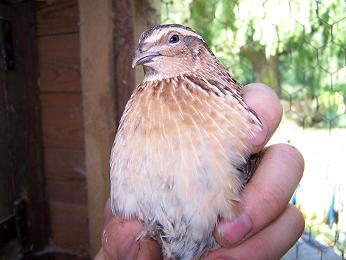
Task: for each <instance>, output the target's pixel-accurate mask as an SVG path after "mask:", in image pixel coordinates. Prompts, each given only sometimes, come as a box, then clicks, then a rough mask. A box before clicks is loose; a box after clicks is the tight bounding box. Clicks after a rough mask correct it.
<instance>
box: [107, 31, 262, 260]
mask: <svg viewBox="0 0 346 260" xmlns="http://www.w3.org/2000/svg"><path fill="white" fill-rule="evenodd" d="M138 65H142V66H143V69H144V79H143V81H142V82H141V83H140V84H139V85H138V86H137V87H136V88H135V90H134V92H133V94H132V96H131V98H130V100H129V101H128V103H127V105H126V108H125V111H124V113H123V115H122V118H121V120H120V124H119V128H118V131H117V134H116V137H115V140H114V144H113V148H112V151H111V157H110V167H111V170H110V179H111V204H112V211H113V213H114V214H118V215H120V216H122V217H124V218H136V219H139V220H140V221H141V222H143V224H144V226H145V230H144V231H143V233H142V234H140V235H139V238H138V239H141V238H143V237H145V236H149V237H153V238H154V239H156V240H157V241H158V242H159V243H160V246H161V249H162V255H163V257H164V259H199V258H200V257H201V256H202V255H203V254H204V253H206V252H208V251H210V250H212V249H215V248H217V247H218V245H217V243H216V241H215V239H214V237H213V230H214V228H215V226H216V225H217V223H218V221H219V220H220V218H223V219H229V220H231V219H232V218H234V217H235V216H236V214H237V211H239V201H240V198H241V197H240V192H241V190H242V188H243V187H244V184H245V182H246V181H247V179H248V178H249V171H250V170H249V169H250V168H251V167H249V166H250V154H249V147H250V144H249V140H250V137H251V136H253V135H255V134H256V132H257V131H259V130H260V129H261V123H260V120H259V119H258V117H257V116H256V114H255V113H254V112H253V111H252V110H251V109H250V108H249V107H248V106H247V105H246V104H245V103H244V101H243V99H242V96H241V89H242V86H241V85H240V84H239V83H238V82H237V81H236V80H235V79H233V78H232V77H231V75H230V74H229V72H228V70H227V69H226V68H225V67H224V66H223V65H222V64H221V62H220V61H219V60H218V59H217V58H216V57H215V55H214V54H213V52H212V51H211V50H210V49H209V48H208V46H207V44H206V42H205V41H204V40H203V38H202V37H201V36H200V35H198V34H197V33H195V32H194V31H193V30H192V29H190V28H189V27H185V26H182V25H179V24H168V25H159V26H154V27H152V28H149V29H147V30H146V31H145V32H143V33H142V35H141V37H140V39H139V44H138V48H137V50H136V52H135V56H134V58H133V62H132V67H135V66H138Z"/></svg>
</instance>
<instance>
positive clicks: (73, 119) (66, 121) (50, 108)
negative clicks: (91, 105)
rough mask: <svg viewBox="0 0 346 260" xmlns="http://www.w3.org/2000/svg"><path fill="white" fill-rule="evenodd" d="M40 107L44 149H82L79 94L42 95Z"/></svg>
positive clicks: (82, 136)
mask: <svg viewBox="0 0 346 260" xmlns="http://www.w3.org/2000/svg"><path fill="white" fill-rule="evenodd" d="M41 106H42V129H43V145H44V147H45V148H72V149H82V148H83V147H84V134H83V114H82V97H81V94H79V93H74V94H42V95H41Z"/></svg>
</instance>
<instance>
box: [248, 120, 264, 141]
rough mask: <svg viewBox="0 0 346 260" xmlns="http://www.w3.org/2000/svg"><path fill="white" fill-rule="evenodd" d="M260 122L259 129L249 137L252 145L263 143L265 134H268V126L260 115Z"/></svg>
mask: <svg viewBox="0 0 346 260" xmlns="http://www.w3.org/2000/svg"><path fill="white" fill-rule="evenodd" d="M259 119H260V121H261V123H262V128H261V130H259V131H258V132H257V133H255V135H254V136H252V137H251V139H250V142H251V144H252V145H253V146H255V147H256V146H260V145H262V144H263V143H264V141H265V139H266V137H267V134H268V126H267V124H266V122H265V120H264V119H262V118H261V117H259Z"/></svg>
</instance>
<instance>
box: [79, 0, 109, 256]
mask: <svg viewBox="0 0 346 260" xmlns="http://www.w3.org/2000/svg"><path fill="white" fill-rule="evenodd" d="M112 12H113V7H112V0H98V1H95V0H79V14H80V47H81V81H82V97H83V114H84V131H85V156H86V173H87V174H86V175H87V188H88V217H89V237H90V255H91V257H93V256H95V254H96V252H97V251H98V250H99V249H100V245H101V235H102V228H103V211H104V205H105V202H106V200H107V198H108V197H109V163H108V162H109V153H110V149H111V145H112V142H113V138H114V134H115V131H116V110H115V107H116V99H115V91H114V60H113V57H114V54H113V39H114V36H113V32H114V30H113V13H112Z"/></svg>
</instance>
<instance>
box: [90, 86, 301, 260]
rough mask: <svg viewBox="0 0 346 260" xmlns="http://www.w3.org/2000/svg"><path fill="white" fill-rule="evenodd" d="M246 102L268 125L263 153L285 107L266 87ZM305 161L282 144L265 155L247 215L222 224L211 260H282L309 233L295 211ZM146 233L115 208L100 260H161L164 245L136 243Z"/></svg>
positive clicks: (247, 94)
mask: <svg viewBox="0 0 346 260" xmlns="http://www.w3.org/2000/svg"><path fill="white" fill-rule="evenodd" d="M243 96H244V100H245V102H246V103H247V104H248V105H249V107H250V108H251V109H252V110H254V111H255V112H256V113H257V115H258V116H259V118H260V119H261V121H262V123H263V129H262V131H261V132H260V133H258V134H257V135H256V136H255V137H254V138H252V140H251V142H252V145H253V147H252V150H251V152H252V153H257V152H259V151H261V150H262V149H263V147H264V145H265V144H266V143H267V142H268V140H269V139H270V137H271V136H272V135H273V133H274V132H275V130H276V128H277V126H278V125H279V123H280V120H281V117H282V106H281V104H280V101H279V99H278V98H277V96H276V95H275V93H274V92H273V91H272V90H271V89H270V88H268V87H266V86H264V85H262V84H258V83H255V84H250V85H247V86H245V87H244V93H243ZM303 168H304V161H303V158H302V156H301V154H300V153H299V152H298V151H297V150H296V149H295V148H293V147H292V146H289V145H285V144H278V145H273V146H270V147H268V148H267V149H265V150H264V153H263V157H262V160H261V162H260V164H259V166H258V168H257V170H256V171H255V173H254V174H253V176H252V178H251V180H250V182H249V183H248V184H247V185H246V187H245V189H244V191H243V192H242V201H241V209H242V213H241V214H239V215H238V217H237V218H235V219H234V220H233V221H232V222H225V221H221V222H220V223H219V224H218V226H217V227H216V228H215V231H214V236H215V238H216V240H217V242H218V243H219V244H220V245H221V246H222V248H220V249H218V250H215V251H213V252H210V253H209V254H208V255H206V256H205V258H206V259H215V258H226V259H232V258H235V259H279V258H280V257H281V256H282V255H283V254H285V252H287V250H288V249H289V248H290V247H291V246H292V245H293V244H294V243H295V241H296V240H297V239H298V238H299V237H300V235H301V233H302V232H303V230H304V218H303V216H302V214H301V213H300V212H299V211H298V209H296V208H295V207H294V206H292V205H289V204H288V202H289V199H290V198H291V196H292V194H293V192H294V190H295V188H296V186H297V185H298V183H299V180H300V179H301V177H302V173H303ZM142 229H143V226H142V224H141V223H140V222H138V221H136V220H124V219H121V218H120V217H119V216H113V215H112V213H111V210H110V202H109V201H108V202H107V205H106V208H105V228H104V233H103V237H102V249H101V250H100V252H99V254H98V255H97V256H96V258H95V259H97V260H102V259H143V260H145V259H161V255H160V248H159V246H158V244H157V243H156V242H155V241H154V240H153V239H150V238H146V239H143V240H140V241H137V240H136V237H137V234H139V233H140V232H141V231H142Z"/></svg>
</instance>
